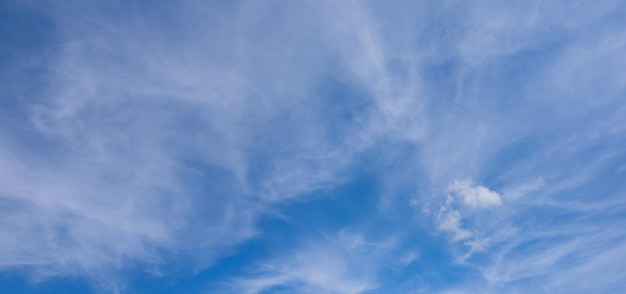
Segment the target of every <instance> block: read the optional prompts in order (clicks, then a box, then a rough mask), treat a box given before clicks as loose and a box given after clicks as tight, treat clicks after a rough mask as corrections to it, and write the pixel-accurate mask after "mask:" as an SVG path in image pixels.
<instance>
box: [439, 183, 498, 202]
mask: <svg viewBox="0 0 626 294" xmlns="http://www.w3.org/2000/svg"><path fill="white" fill-rule="evenodd" d="M448 191H451V192H454V193H456V194H457V195H458V196H459V197H460V198H461V199H462V200H463V203H464V204H465V205H466V206H469V207H471V208H487V207H494V206H500V205H502V199H500V194H498V193H497V192H495V191H492V190H489V188H487V187H483V186H480V185H474V184H473V183H472V182H470V181H459V180H456V181H454V182H452V183H451V184H450V185H449V186H448Z"/></svg>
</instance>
